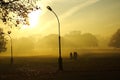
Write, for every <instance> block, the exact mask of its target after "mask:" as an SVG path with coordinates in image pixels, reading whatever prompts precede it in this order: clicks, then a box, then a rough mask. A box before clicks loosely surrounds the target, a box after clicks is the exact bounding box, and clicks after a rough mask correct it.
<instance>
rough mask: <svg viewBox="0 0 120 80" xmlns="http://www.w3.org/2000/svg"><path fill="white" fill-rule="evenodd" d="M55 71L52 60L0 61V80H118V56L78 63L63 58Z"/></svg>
mask: <svg viewBox="0 0 120 80" xmlns="http://www.w3.org/2000/svg"><path fill="white" fill-rule="evenodd" d="M63 67H64V71H62V72H61V71H58V64H57V58H55V57H45V56H44V57H43V56H39V57H15V58H14V64H13V65H11V64H10V58H9V57H1V58H0V80H119V79H120V55H119V54H115V55H114V54H112V55H104V56H100V55H99V56H95V55H82V56H79V57H78V59H77V60H70V59H69V58H63Z"/></svg>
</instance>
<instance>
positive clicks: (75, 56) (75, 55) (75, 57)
mask: <svg viewBox="0 0 120 80" xmlns="http://www.w3.org/2000/svg"><path fill="white" fill-rule="evenodd" d="M77 57H78V54H77V52H74V59H75V60H76V59H77Z"/></svg>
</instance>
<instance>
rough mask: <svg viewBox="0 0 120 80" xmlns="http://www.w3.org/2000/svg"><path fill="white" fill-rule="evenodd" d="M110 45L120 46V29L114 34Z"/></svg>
mask: <svg viewBox="0 0 120 80" xmlns="http://www.w3.org/2000/svg"><path fill="white" fill-rule="evenodd" d="M109 46H111V47H115V48H120V29H118V30H117V32H116V33H115V34H114V35H113V36H112V38H111V40H110V42H109Z"/></svg>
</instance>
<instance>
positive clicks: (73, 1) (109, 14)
mask: <svg viewBox="0 0 120 80" xmlns="http://www.w3.org/2000/svg"><path fill="white" fill-rule="evenodd" d="M119 4H120V0H40V1H39V2H38V5H39V6H40V7H41V11H39V12H37V13H35V14H30V15H32V18H31V21H30V22H31V23H32V27H27V28H25V27H23V28H21V29H19V30H18V29H15V30H13V36H17V37H18V36H31V35H36V34H37V35H43V36H44V35H48V34H52V33H55V34H57V33H58V24H57V20H56V17H55V16H54V14H53V13H51V12H50V11H49V10H47V9H46V6H48V5H49V6H51V7H52V9H53V10H54V11H55V12H56V14H57V15H58V17H59V19H60V23H61V34H62V35H64V34H66V33H68V32H70V31H75V30H77V31H78V30H79V31H82V32H83V33H86V32H90V33H93V34H96V35H104V36H106V35H110V34H113V33H114V32H115V31H116V30H117V29H118V28H119V26H120V23H119V21H120V16H119V14H120V5H119ZM34 23H36V24H34Z"/></svg>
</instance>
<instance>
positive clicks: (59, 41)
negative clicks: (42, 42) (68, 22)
mask: <svg viewBox="0 0 120 80" xmlns="http://www.w3.org/2000/svg"><path fill="white" fill-rule="evenodd" d="M47 9H48V10H50V11H51V12H52V13H53V14H54V15H55V16H56V18H57V21H58V44H59V45H58V47H59V58H58V66H59V70H60V71H62V70H63V62H62V56H61V36H60V21H59V18H58V16H57V14H56V13H55V12H54V11H53V10H52V8H51V7H50V6H47Z"/></svg>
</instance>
